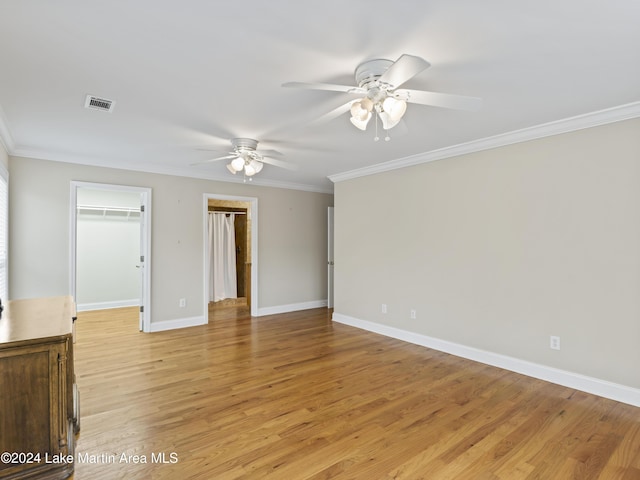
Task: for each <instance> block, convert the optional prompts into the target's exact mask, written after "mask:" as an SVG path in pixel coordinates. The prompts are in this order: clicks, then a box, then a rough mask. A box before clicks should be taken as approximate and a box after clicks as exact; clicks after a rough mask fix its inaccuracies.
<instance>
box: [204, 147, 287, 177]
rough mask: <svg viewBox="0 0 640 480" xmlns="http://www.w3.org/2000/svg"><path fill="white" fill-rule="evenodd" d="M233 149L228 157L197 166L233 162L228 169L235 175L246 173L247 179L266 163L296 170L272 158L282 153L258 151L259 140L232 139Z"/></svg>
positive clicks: (206, 161)
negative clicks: (225, 161)
mask: <svg viewBox="0 0 640 480" xmlns="http://www.w3.org/2000/svg"><path fill="white" fill-rule="evenodd" d="M231 147H232V150H231V151H230V152H229V153H228V155H224V156H222V157H216V158H211V159H209V160H204V161H202V162H198V163H196V165H199V164H203V163H211V162H218V161H221V160H231V161H230V162H229V163H228V164H227V169H228V170H229V171H230V172H231V173H233V174H234V175H235V174H236V173H238V172H243V171H244V175H245V176H246V177H252V176H254V175H255V174H256V173H259V172H260V171H261V170H262V168H263V167H264V164H265V163H267V164H269V165H273V166H275V167H281V168H286V169H289V170H294V169H295V166H294V165H292V164H291V163H288V162H285V161H282V160H278V159H275V158H272V157H273V156H282V153H280V152H278V151H277V150H257V147H258V140H254V139H253V138H242V137H239V138H232V139H231ZM249 180H251V178H249Z"/></svg>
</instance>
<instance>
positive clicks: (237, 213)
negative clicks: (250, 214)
mask: <svg viewBox="0 0 640 480" xmlns="http://www.w3.org/2000/svg"><path fill="white" fill-rule="evenodd" d="M209 213H224V214H225V215H229V214H232V213H233V214H235V215H246V214H247V212H219V211H218V210H209Z"/></svg>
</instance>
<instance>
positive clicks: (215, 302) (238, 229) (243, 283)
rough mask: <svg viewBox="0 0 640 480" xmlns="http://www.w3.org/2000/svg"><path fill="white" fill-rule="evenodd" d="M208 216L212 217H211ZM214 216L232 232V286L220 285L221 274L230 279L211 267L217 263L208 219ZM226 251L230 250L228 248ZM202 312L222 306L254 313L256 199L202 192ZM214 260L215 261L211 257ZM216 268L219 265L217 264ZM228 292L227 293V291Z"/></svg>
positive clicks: (255, 296)
mask: <svg viewBox="0 0 640 480" xmlns="http://www.w3.org/2000/svg"><path fill="white" fill-rule="evenodd" d="M210 217H211V218H210ZM214 217H216V218H218V219H219V220H222V219H221V217H226V218H224V221H226V223H227V225H229V224H232V227H228V228H229V230H232V232H233V235H232V236H233V241H234V246H233V255H232V256H233V261H231V260H230V259H228V261H227V263H228V264H233V267H234V268H233V269H232V270H233V272H232V275H233V280H232V281H233V285H232V286H231V287H232V288H229V286H225V288H221V286H220V282H221V281H222V280H221V277H222V276H224V277H225V281H231V280H229V278H228V277H229V275H226V274H225V275H222V274H221V272H219V271H214V270H212V269H213V268H214V267H213V266H214V265H219V263H220V262H218V259H217V256H216V254H215V253H214V251H213V250H212V247H213V246H212V243H211V242H212V235H213V232H212V231H210V222H211V221H213V218H214ZM227 253H228V254H229V251H228V250H227ZM204 258H205V269H204V270H205V272H204V273H205V312H207V313H208V314H211V313H212V312H213V311H215V310H219V309H223V308H236V309H247V310H249V311H250V312H251V315H253V316H256V315H257V311H258V310H257V303H258V302H257V291H258V282H257V199H256V198H250V197H235V196H228V195H207V194H205V255H204ZM214 259H215V260H214ZM216 268H219V267H216ZM229 292H230V293H229Z"/></svg>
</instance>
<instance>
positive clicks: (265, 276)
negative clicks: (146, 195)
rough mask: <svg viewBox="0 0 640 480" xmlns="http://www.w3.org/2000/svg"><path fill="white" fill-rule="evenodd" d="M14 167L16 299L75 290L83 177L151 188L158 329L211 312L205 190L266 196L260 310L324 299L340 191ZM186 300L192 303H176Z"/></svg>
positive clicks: (41, 164)
mask: <svg viewBox="0 0 640 480" xmlns="http://www.w3.org/2000/svg"><path fill="white" fill-rule="evenodd" d="M9 166H10V174H11V177H10V181H11V196H10V203H11V210H10V214H11V216H12V219H13V221H12V228H11V232H10V235H11V239H10V240H11V245H12V247H11V251H10V262H11V269H10V288H11V295H12V298H25V297H37V296H48V295H65V294H68V289H69V192H70V182H71V181H72V180H75V181H84V182H96V183H110V184H122V185H132V186H138V187H148V188H151V189H152V191H153V193H152V218H151V225H152V246H151V264H150V268H151V277H152V278H151V307H152V318H151V323H152V326H153V324H154V323H157V322H165V321H167V322H168V321H177V320H180V319H184V318H194V317H202V316H203V315H204V313H205V312H204V311H203V310H204V303H205V302H204V258H203V255H204V245H203V242H204V220H203V219H204V213H203V210H204V204H203V199H204V194H222V195H236V196H244V197H255V198H258V234H259V245H258V283H259V292H258V298H257V301H258V305H259V307H260V308H271V309H275V310H277V309H278V308H279V307H281V306H283V305H295V304H304V303H307V302H322V301H326V298H327V289H326V250H327V239H326V236H327V234H326V223H327V222H326V211H327V209H326V207H327V206H329V205H332V204H333V196H332V195H327V194H320V193H311V192H303V191H297V190H288V189H278V188H268V187H260V186H257V185H251V184H248V185H245V184H237V183H227V182H214V181H208V180H200V179H193V178H187V177H175V176H169V175H159V174H151V173H143V172H134V171H125V170H118V169H110V168H102V167H92V166H84V165H74V164H66V163H61V162H51V161H45V160H36V159H29V158H13V157H12V158H10V162H9ZM289 209H291V210H289ZM43 212H46V215H45V214H43ZM287 212H296V215H291V214H290V213H287ZM301 218H303V219H304V221H303V223H302V224H301V223H300V222H301V220H300V219H301ZM287 237H294V239H293V240H290V241H291V242H293V243H294V244H295V246H296V249H297V251H296V254H295V255H287V254H286V252H283V249H282V244H281V242H283V239H284V238H287ZM300 265H302V266H300ZM180 298H185V299H186V300H187V306H186V308H180V307H179V306H178V299H180Z"/></svg>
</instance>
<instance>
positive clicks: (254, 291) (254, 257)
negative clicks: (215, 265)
mask: <svg viewBox="0 0 640 480" xmlns="http://www.w3.org/2000/svg"><path fill="white" fill-rule="evenodd" d="M209 200H234V201H240V202H247V203H249V204H250V205H251V207H250V208H251V316H252V317H257V316H258V199H257V198H255V197H238V196H235V195H222V194H216V193H205V194H204V195H203V209H202V211H203V213H202V215H203V221H202V225H203V228H202V231H203V242H202V246H203V249H204V257H203V258H204V264H203V275H202V276H203V278H204V282H203V283H204V295H203V298H204V315H205V318H207V322H208V321H209V314H208V312H209V268H208V266H209V263H210V261H211V260H210V258H209V248H208V241H209Z"/></svg>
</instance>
